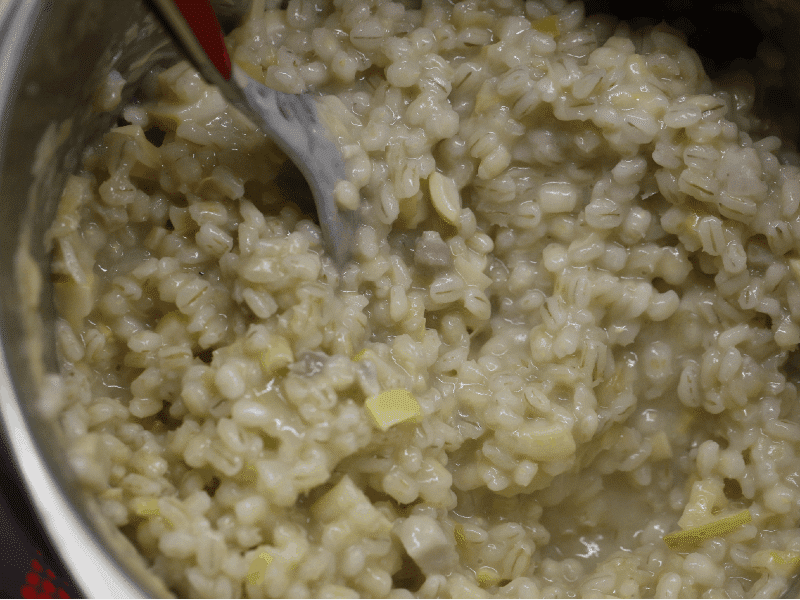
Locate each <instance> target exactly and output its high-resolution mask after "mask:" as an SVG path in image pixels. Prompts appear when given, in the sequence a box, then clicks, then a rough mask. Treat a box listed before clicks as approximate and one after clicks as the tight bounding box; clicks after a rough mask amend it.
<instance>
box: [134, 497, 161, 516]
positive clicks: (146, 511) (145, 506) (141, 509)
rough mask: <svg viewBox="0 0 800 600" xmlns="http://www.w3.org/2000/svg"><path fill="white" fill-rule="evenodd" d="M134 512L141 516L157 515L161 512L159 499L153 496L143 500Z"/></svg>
mask: <svg viewBox="0 0 800 600" xmlns="http://www.w3.org/2000/svg"><path fill="white" fill-rule="evenodd" d="M134 512H135V513H136V514H137V515H139V516H140V517H155V516H158V515H160V514H161V512H160V511H159V510H158V499H157V498H151V499H150V500H143V501H141V502H140V503H138V504H137V506H136V507H135V508H134Z"/></svg>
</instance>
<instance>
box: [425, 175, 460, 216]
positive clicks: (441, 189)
mask: <svg viewBox="0 0 800 600" xmlns="http://www.w3.org/2000/svg"><path fill="white" fill-rule="evenodd" d="M428 186H429V188H430V192H431V201H432V202H433V207H434V208H435V209H436V212H438V213H439V215H441V217H442V218H443V219H444V220H445V221H447V222H448V223H450V224H452V225H455V224H456V223H457V222H458V217H459V215H460V214H461V194H459V192H458V188H457V187H456V182H455V181H453V180H452V179H451V178H450V177H447V176H446V175H442V174H441V173H439V172H434V173H431V175H430V177H428Z"/></svg>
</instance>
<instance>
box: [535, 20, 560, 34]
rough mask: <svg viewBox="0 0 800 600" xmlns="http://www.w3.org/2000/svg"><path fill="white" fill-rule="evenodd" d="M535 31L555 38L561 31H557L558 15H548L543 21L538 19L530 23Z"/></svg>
mask: <svg viewBox="0 0 800 600" xmlns="http://www.w3.org/2000/svg"><path fill="white" fill-rule="evenodd" d="M531 25H533V28H534V29H535V30H536V31H541V32H542V33H547V34H549V35H552V36H553V37H556V36H557V35H558V34H559V33H561V31H560V30H559V29H558V15H550V16H549V17H545V18H544V19H538V20H536V21H534V22H533V23H531Z"/></svg>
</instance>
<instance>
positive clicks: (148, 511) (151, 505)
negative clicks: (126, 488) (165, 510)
mask: <svg viewBox="0 0 800 600" xmlns="http://www.w3.org/2000/svg"><path fill="white" fill-rule="evenodd" d="M132 508H133V512H134V514H137V515H139V516H140V517H148V518H153V517H161V518H162V519H164V523H166V525H167V526H168V527H174V525H173V523H172V521H170V520H169V519H167V518H166V517H163V516H161V511H160V510H158V498H149V499H147V500H143V499H139V500H134V503H133V507H132Z"/></svg>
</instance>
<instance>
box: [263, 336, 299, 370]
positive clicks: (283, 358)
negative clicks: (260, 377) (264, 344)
mask: <svg viewBox="0 0 800 600" xmlns="http://www.w3.org/2000/svg"><path fill="white" fill-rule="evenodd" d="M292 362H294V353H293V352H292V347H291V346H290V345H289V341H288V340H287V339H286V338H285V337H283V336H282V335H273V336H272V337H271V338H270V345H269V348H267V349H266V350H264V351H263V352H262V353H261V368H262V369H264V373H266V374H267V375H271V374H272V373H274V372H275V371H277V370H278V369H282V368H283V367H285V366H287V365H289V364H291V363H292Z"/></svg>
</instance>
